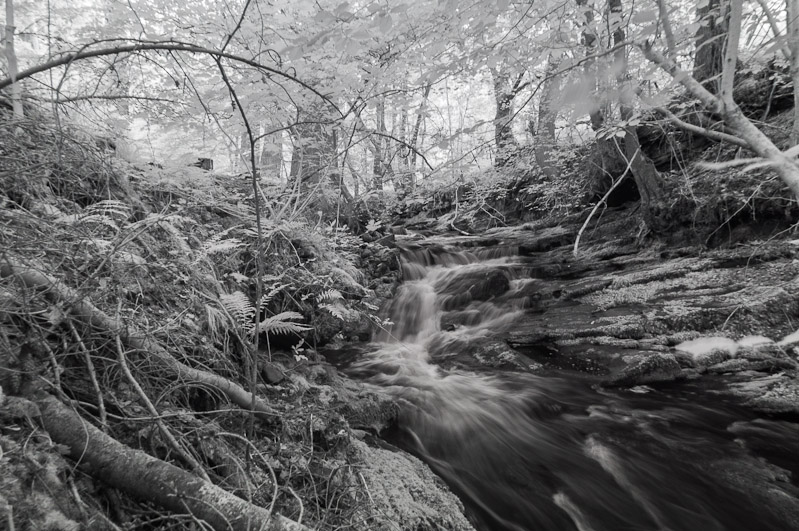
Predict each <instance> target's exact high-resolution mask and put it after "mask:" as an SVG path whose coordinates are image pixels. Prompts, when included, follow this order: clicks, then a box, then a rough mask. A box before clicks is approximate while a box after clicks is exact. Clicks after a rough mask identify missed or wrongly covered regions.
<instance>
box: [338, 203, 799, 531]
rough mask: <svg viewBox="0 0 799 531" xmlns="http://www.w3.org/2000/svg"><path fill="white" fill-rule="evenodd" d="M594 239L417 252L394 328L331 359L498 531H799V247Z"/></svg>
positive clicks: (397, 302)
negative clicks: (385, 406)
mask: <svg viewBox="0 0 799 531" xmlns="http://www.w3.org/2000/svg"><path fill="white" fill-rule="evenodd" d="M577 231H578V227H570V226H566V225H564V226H554V225H553V226H542V225H537V226H536V225H527V226H522V227H516V228H503V229H497V230H493V231H488V232H486V233H484V234H481V235H479V236H462V235H454V236H448V237H428V238H421V237H418V236H408V237H404V238H400V241H399V245H400V247H401V248H402V250H403V251H402V252H403V261H402V267H403V278H404V283H403V285H402V286H401V288H400V290H399V292H398V294H397V296H396V297H395V298H394V300H393V302H392V304H391V305H390V307H389V308H388V309H387V311H388V315H387V317H389V318H390V319H391V320H392V321H393V323H394V324H393V326H392V327H390V328H389V329H387V330H384V331H383V332H381V333H379V334H377V335H376V336H375V338H374V340H373V342H372V343H370V344H369V345H366V346H365V347H363V348H362V349H359V350H357V352H356V351H355V350H350V351H349V352H348V353H344V354H341V352H339V353H338V354H336V355H333V356H332V357H331V360H334V361H335V362H336V363H337V365H339V367H340V368H341V369H342V370H343V371H344V372H346V373H347V374H348V375H349V376H351V377H352V378H354V379H356V380H360V381H362V382H364V383H365V385H366V386H367V388H368V389H370V390H373V391H378V392H380V393H385V394H388V395H390V396H392V397H393V398H394V400H395V401H396V403H397V404H398V406H399V420H398V423H397V427H396V429H394V430H393V431H391V432H384V436H385V437H388V439H389V440H390V442H391V443H392V444H396V445H398V446H400V447H402V448H404V449H406V450H408V451H410V452H412V453H414V454H416V455H417V456H419V457H420V458H422V459H423V460H424V461H426V462H427V464H428V465H430V466H431V467H432V468H433V469H434V470H435V471H436V472H437V473H438V474H439V475H440V476H441V477H442V478H444V479H445V480H446V482H447V484H448V485H449V487H450V488H451V489H452V490H453V491H454V492H456V493H457V494H458V495H459V497H460V498H461V499H462V500H463V501H464V503H465V504H466V506H467V509H468V511H467V512H468V514H469V517H470V520H471V522H472V523H473V524H474V525H475V527H477V528H479V529H513V530H518V529H537V530H540V529H552V530H558V531H561V530H564V529H578V530H582V529H594V530H599V529H614V530H615V529H693V528H703V529H719V530H737V529H740V530H744V529H747V530H748V529H753V528H758V527H759V528H764V529H766V528H767V529H785V530H789V529H797V528H799V481H797V477H796V476H795V474H797V473H799V466H797V464H796V459H795V457H794V456H795V455H796V452H797V451H799V446H797V443H796V441H797V440H799V425H797V424H796V423H795V420H796V418H797V417H796V413H797V412H799V393H798V392H797V390H799V386H797V380H796V377H797V351H796V350H795V349H796V347H795V345H796V344H799V337H796V336H797V335H799V334H794V332H795V331H796V328H797V327H799V302H797V301H799V281H797V279H798V278H799V263H797V261H796V259H795V256H796V253H797V249H799V247H797V246H796V245H795V243H793V242H792V241H790V240H789V239H774V240H768V241H749V242H742V243H739V244H730V245H727V246H725V247H724V248H716V249H708V248H703V247H697V246H694V247H691V246H685V247H679V246H674V245H670V246H667V245H665V244H654V245H653V244H649V245H646V246H642V245H639V243H638V242H637V239H636V238H635V237H631V236H630V220H629V218H628V216H627V213H626V212H625V211H616V212H611V213H609V214H606V216H605V218H604V219H603V220H602V224H601V226H600V227H599V228H598V229H595V230H593V231H592V232H590V233H589V232H586V234H584V235H583V242H582V244H581V246H580V248H579V249H578V251H577V253H575V252H574V249H573V244H574V241H575V237H576V235H577ZM455 527H458V526H455Z"/></svg>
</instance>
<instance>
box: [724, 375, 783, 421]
mask: <svg viewBox="0 0 799 531" xmlns="http://www.w3.org/2000/svg"><path fill="white" fill-rule="evenodd" d="M739 375H740V377H741V381H739V382H736V383H733V384H731V385H730V386H729V390H730V392H731V393H732V394H733V395H734V396H737V397H739V398H743V399H744V400H745V403H746V405H748V406H749V407H752V408H753V409H756V410H758V411H763V412H765V413H770V414H773V413H791V414H799V382H797V379H796V376H795V374H791V373H789V374H786V373H777V374H771V375H764V374H762V373H758V372H751V373H750V372H748V371H747V372H742V373H739Z"/></svg>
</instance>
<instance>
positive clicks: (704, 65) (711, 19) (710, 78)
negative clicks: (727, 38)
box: [694, 0, 727, 94]
mask: <svg viewBox="0 0 799 531" xmlns="http://www.w3.org/2000/svg"><path fill="white" fill-rule="evenodd" d="M699 4H700V5H699V7H698V8H697V9H696V16H697V19H699V22H700V24H701V25H700V27H699V30H698V31H697V32H696V52H695V55H694V79H696V80H697V81H699V82H700V83H702V85H703V86H704V87H705V88H706V89H707V90H708V91H709V92H710V93H711V94H718V93H719V83H720V81H721V80H720V76H721V71H722V70H723V68H724V37H723V35H724V34H725V33H726V31H727V28H726V26H727V24H726V22H722V23H719V17H720V16H721V8H722V5H721V0H699ZM725 20H726V17H725Z"/></svg>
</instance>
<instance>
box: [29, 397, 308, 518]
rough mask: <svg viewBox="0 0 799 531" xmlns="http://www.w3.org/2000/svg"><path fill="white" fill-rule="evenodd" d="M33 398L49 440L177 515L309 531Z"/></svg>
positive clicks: (95, 472)
mask: <svg viewBox="0 0 799 531" xmlns="http://www.w3.org/2000/svg"><path fill="white" fill-rule="evenodd" d="M36 403H37V405H38V406H39V410H40V412H41V421H42V426H43V427H44V429H45V430H46V431H47V433H48V434H49V435H50V437H51V438H52V439H53V441H54V442H56V443H58V444H63V445H65V446H67V447H68V448H69V454H70V456H71V457H72V458H73V459H75V460H76V461H77V462H78V465H79V466H81V467H82V468H83V469H84V470H86V471H87V472H88V473H89V474H91V475H92V476H94V477H96V478H97V479H99V480H100V481H102V482H104V483H106V484H108V485H110V486H111V487H114V488H117V489H119V490H121V491H123V492H125V493H127V494H129V495H130V496H132V497H134V498H136V499H138V500H141V501H147V502H152V503H155V504H156V505H159V506H161V507H163V508H165V509H168V510H170V511H174V512H176V513H180V514H185V513H186V512H187V511H188V512H189V513H191V515H192V516H194V517H195V518H197V519H198V520H203V521H205V522H206V523H208V524H209V525H210V526H211V527H213V528H214V529H218V530H225V531H231V530H232V531H239V530H241V531H252V530H255V529H262V530H265V531H310V530H309V528H307V527H305V526H304V525H301V524H298V523H297V522H295V521H293V520H291V519H289V518H286V517H285V516H281V515H277V514H270V512H269V511H268V510H266V509H264V508H263V507H258V506H257V505H253V504H251V503H249V502H247V501H245V500H242V499H241V498H239V497H237V496H234V495H233V494H231V493H229V492H227V491H226V490H223V489H221V488H219V487H217V486H216V485H214V484H212V483H209V482H207V481H205V480H203V479H201V478H198V477H197V476H194V475H192V474H190V473H189V472H186V471H185V470H183V469H181V468H178V467H176V466H174V465H172V464H170V463H167V462H165V461H161V460H160V459H157V458H155V457H152V456H150V455H148V454H146V453H144V452H142V451H141V450H135V449H133V448H130V447H129V446H125V445H124V444H122V443H120V442H119V441H117V440H116V439H114V438H112V437H110V436H108V435H106V434H104V433H103V432H101V431H100V430H99V429H97V428H96V427H94V426H93V425H92V424H90V423H89V422H87V421H86V420H84V419H83V418H81V417H80V415H78V414H77V413H76V412H75V411H74V410H72V409H71V408H70V407H68V406H66V405H65V404H64V403H62V402H61V401H60V400H58V399H57V398H55V397H53V396H50V395H46V396H45V397H43V398H40V399H38V400H36Z"/></svg>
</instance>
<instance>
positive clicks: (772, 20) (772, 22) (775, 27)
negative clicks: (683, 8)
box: [659, 0, 791, 61]
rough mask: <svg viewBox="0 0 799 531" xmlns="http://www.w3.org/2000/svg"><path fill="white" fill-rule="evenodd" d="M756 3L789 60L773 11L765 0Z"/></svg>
mask: <svg viewBox="0 0 799 531" xmlns="http://www.w3.org/2000/svg"><path fill="white" fill-rule="evenodd" d="M659 1H663V0H659ZM757 3H758V4H760V7H761V8H763V13H764V14H765V15H766V18H767V19H768V23H769V26H771V33H773V34H774V40H775V41H776V42H779V43H781V44H780V51H781V52H782V55H783V56H784V57H785V59H787V60H788V61H790V60H791V50H789V49H788V46H786V45H785V42H784V41H783V37H782V33H780V27H779V24H777V18H776V17H775V16H774V13H773V12H772V11H771V9H770V8H769V6H768V4H767V3H766V0H757Z"/></svg>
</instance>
